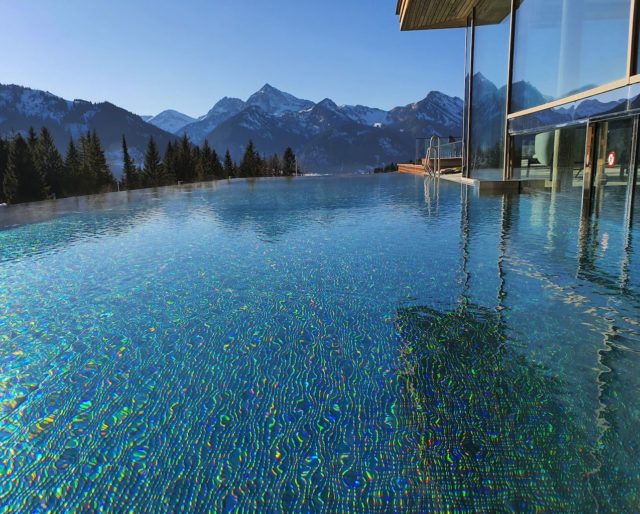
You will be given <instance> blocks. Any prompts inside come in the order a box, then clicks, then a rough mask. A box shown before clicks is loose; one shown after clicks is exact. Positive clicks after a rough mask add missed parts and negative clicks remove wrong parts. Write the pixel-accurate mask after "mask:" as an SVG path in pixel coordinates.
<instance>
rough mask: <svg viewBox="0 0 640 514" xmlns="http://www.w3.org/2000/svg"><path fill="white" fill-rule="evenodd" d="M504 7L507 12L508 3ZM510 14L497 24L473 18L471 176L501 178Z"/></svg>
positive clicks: (503, 2)
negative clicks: (488, 23)
mask: <svg viewBox="0 0 640 514" xmlns="http://www.w3.org/2000/svg"><path fill="white" fill-rule="evenodd" d="M500 3H501V4H505V5H504V7H505V10H506V11H508V3H509V2H505V1H503V0H502V1H501V2H500ZM510 19H511V17H510V16H507V17H506V18H505V19H504V20H502V22H500V23H499V24H497V25H496V24H490V25H484V23H485V20H483V18H482V17H481V16H479V17H478V19H477V20H476V28H475V35H474V39H475V41H474V47H473V52H474V54H473V84H472V86H471V87H472V106H471V140H470V143H471V145H470V168H471V176H472V177H474V178H483V179H494V180H499V179H501V178H502V168H503V163H504V127H505V122H506V121H505V117H506V84H507V79H508V70H507V66H508V49H509V29H510Z"/></svg>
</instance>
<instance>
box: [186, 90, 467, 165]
mask: <svg viewBox="0 0 640 514" xmlns="http://www.w3.org/2000/svg"><path fill="white" fill-rule="evenodd" d="M183 133H186V134H187V135H188V136H189V138H190V139H191V140H192V141H193V142H194V143H196V144H201V143H202V142H203V141H204V140H205V139H207V140H208V141H209V143H210V144H211V145H212V146H213V147H214V148H215V149H216V151H218V152H219V153H223V152H225V151H226V150H227V148H228V149H229V150H230V151H231V154H232V155H233V157H234V158H235V159H240V158H241V157H242V153H243V152H244V148H245V146H246V144H247V141H248V140H249V139H252V140H253V142H254V143H255V145H256V147H257V148H258V150H259V151H260V152H262V153H264V154H271V153H282V151H283V149H284V148H286V147H287V146H291V147H293V149H294V150H295V151H296V152H297V153H298V154H299V156H300V159H301V161H302V162H303V163H304V165H305V166H306V167H307V168H308V169H313V170H318V171H325V172H331V171H337V172H339V171H345V172H349V171H355V170H359V169H364V168H370V167H372V166H378V165H380V164H384V163H389V162H391V161H398V160H407V159H412V158H413V157H414V154H415V138H416V137H427V136H431V135H432V134H439V135H441V136H444V137H446V136H449V135H454V136H456V137H459V136H461V134H462V100H460V99H459V98H453V97H450V96H447V95H445V94H442V93H437V92H433V93H430V94H429V95H428V96H427V97H426V98H425V99H423V100H421V101H419V102H416V103H413V104H409V105H407V106H404V107H397V108H395V109H392V110H391V111H384V110H382V109H377V108H373V107H367V106H365V105H341V106H338V105H337V104H336V103H335V102H334V101H333V100H331V99H330V98H325V99H324V100H322V101H320V102H318V103H317V104H314V103H313V102H311V101H309V100H303V99H300V98H297V97H295V96H293V95H291V94H289V93H285V92H283V91H280V90H278V89H276V88H275V87H273V86H271V85H270V84H265V85H264V86H263V87H262V88H261V89H260V90H259V91H257V92H256V93H254V94H253V95H251V96H250V97H249V98H248V99H247V101H246V102H244V101H242V100H240V99H238V98H227V97H225V98H223V99H222V100H220V101H219V102H218V103H216V104H215V105H214V106H213V108H212V109H211V110H210V111H209V112H208V113H207V114H206V115H204V116H201V117H200V118H198V120H196V121H194V122H193V123H190V124H189V125H187V126H185V127H181V128H180V129H179V130H176V131H174V134H176V135H182V134H183Z"/></svg>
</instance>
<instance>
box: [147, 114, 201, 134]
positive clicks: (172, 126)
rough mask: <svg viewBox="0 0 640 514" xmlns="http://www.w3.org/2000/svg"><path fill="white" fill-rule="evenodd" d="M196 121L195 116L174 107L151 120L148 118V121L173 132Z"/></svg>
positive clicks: (175, 132)
mask: <svg viewBox="0 0 640 514" xmlns="http://www.w3.org/2000/svg"><path fill="white" fill-rule="evenodd" d="M194 121H196V120H195V118H192V117H191V116H187V115H186V114H182V113H181V112H178V111H174V110H173V109H167V110H166V111H162V112H161V113H160V114H158V115H157V116H154V117H153V118H151V119H150V120H147V123H151V125H154V126H156V127H158V128H161V129H162V130H166V131H167V132H171V133H172V134H178V133H180V132H181V130H182V129H183V128H184V127H186V126H187V125H189V124H190V123H193V122H194Z"/></svg>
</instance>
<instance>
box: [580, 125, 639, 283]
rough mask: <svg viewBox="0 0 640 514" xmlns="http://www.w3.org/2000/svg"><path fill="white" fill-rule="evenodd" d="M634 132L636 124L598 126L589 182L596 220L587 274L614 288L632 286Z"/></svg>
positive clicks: (588, 227)
mask: <svg viewBox="0 0 640 514" xmlns="http://www.w3.org/2000/svg"><path fill="white" fill-rule="evenodd" d="M633 127H634V119H632V118H626V119H618V120H610V121H604V122H601V123H598V124H597V125H596V127H595V132H594V141H593V146H594V151H593V156H594V160H593V167H592V171H591V174H590V175H591V176H589V173H587V176H586V179H585V181H586V182H585V190H586V192H587V199H588V200H589V209H590V216H588V218H585V221H584V223H585V230H584V237H583V248H582V259H581V261H582V264H581V265H582V270H583V272H584V273H586V274H587V276H590V273H592V272H593V273H594V276H597V277H598V280H599V281H600V282H602V283H603V284H609V285H610V286H611V287H614V288H620V287H626V284H628V281H629V273H628V270H629V258H630V253H629V252H630V244H629V237H630V233H629V214H630V207H631V205H630V203H629V202H630V201H631V199H632V197H633V194H632V193H633V188H634V186H635V184H634V178H635V173H634V172H633V169H632V166H633V165H634V162H633V161H634V159H632V155H633V154H634V153H635V151H636V150H635V148H634V144H635V143H634V140H633V139H634V138H633V130H634V128H633Z"/></svg>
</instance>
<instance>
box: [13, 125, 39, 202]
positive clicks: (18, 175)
mask: <svg viewBox="0 0 640 514" xmlns="http://www.w3.org/2000/svg"><path fill="white" fill-rule="evenodd" d="M31 132H32V133H31ZM33 136H35V131H30V134H29V138H30V139H31V141H30V142H29V140H27V141H25V140H24V138H23V137H22V136H21V135H20V134H18V135H17V136H15V137H14V139H13V141H12V142H11V145H10V147H9V156H8V159H7V170H6V172H5V174H4V179H3V186H4V192H5V196H6V199H7V202H9V203H20V202H33V201H37V200H44V199H45V198H46V188H45V185H44V183H43V181H42V177H41V176H40V173H39V172H38V170H37V168H36V165H35V162H34V159H33V156H32V154H31V146H30V144H32V145H33V146H34V147H35V144H36V143H37V138H35V137H33Z"/></svg>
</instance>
